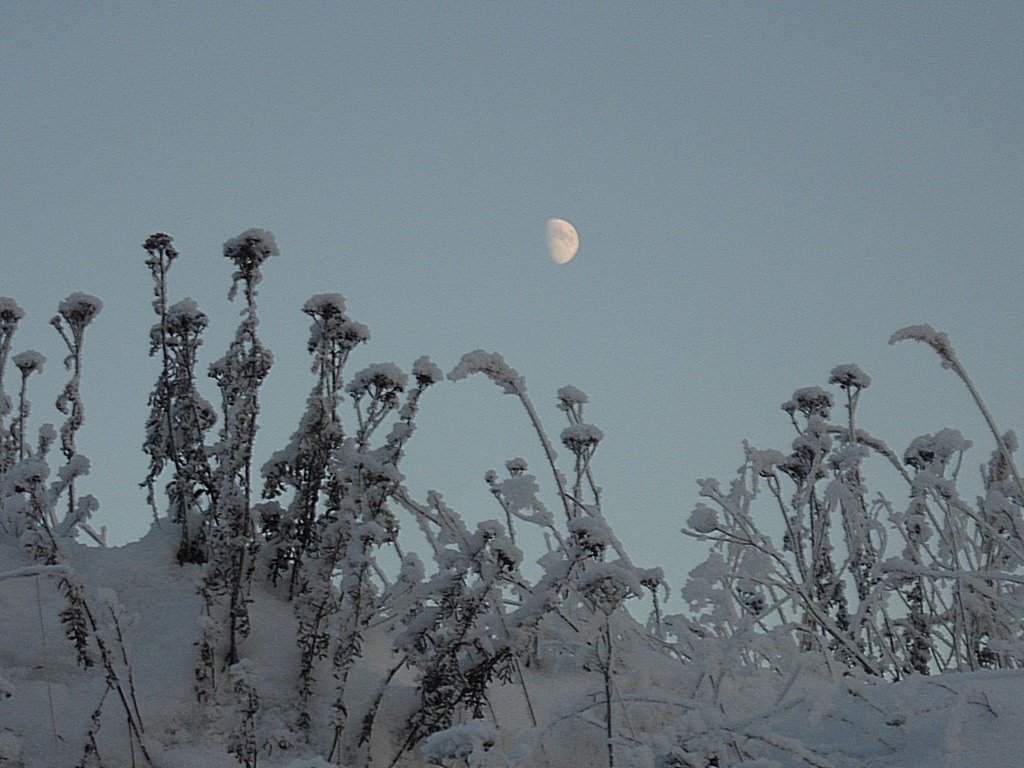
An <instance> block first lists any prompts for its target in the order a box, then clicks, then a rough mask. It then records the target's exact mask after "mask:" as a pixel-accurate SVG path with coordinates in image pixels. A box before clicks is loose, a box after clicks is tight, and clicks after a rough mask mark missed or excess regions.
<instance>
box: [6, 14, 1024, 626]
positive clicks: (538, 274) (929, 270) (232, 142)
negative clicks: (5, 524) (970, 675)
mask: <svg viewBox="0 0 1024 768" xmlns="http://www.w3.org/2000/svg"><path fill="white" fill-rule="evenodd" d="M1022 40H1024V6H1022V5H1021V4H1020V3H1016V2H1011V3H997V2H987V3H970V4H964V3H927V4H925V3H876V2H866V3H857V4H853V3H794V2H780V3H770V4H769V3H756V4H755V3H643V4H625V3H622V4H611V3H608V4H593V3H572V2H566V3H558V4H547V3H508V4H504V3H503V4H497V3H488V4H482V3H480V4H478V3H448V2H440V3H401V4H389V3H379V4H378V3H362V4H356V3H353V4H336V3H304V2H293V3H260V4H254V3H231V4H222V3H197V4H192V3H170V4H168V3H108V2H99V3H89V4H85V3H35V2H9V3H5V5H4V23H3V24H2V25H0V93H2V95H3V97H2V98H3V108H2V109H0V135H2V137H3V140H2V141H0V198H2V204H0V295H4V296H10V297H13V298H14V299H15V300H16V301H18V303H19V304H20V305H21V306H22V307H23V308H24V309H25V311H26V317H25V319H24V320H23V321H22V322H21V325H20V327H19V330H18V333H17V335H16V336H15V339H14V344H13V349H12V352H18V351H21V350H24V349H27V348H32V349H36V350H38V351H40V352H42V353H43V354H44V355H46V356H47V358H48V360H49V362H48V364H47V368H46V371H45V372H44V375H43V376H42V377H37V378H36V380H33V381H32V384H31V389H30V393H29V398H30V400H32V402H33V416H32V421H31V422H30V428H31V429H33V430H34V429H35V428H37V427H38V426H39V425H40V424H41V423H42V422H43V421H53V422H55V423H58V424H59V422H60V419H61V417H60V415H59V414H58V413H56V411H55V410H54V408H53V406H52V403H53V400H54V397H55V396H56V393H57V392H58V391H59V388H60V387H61V386H62V385H63V383H64V381H65V374H64V372H63V370H62V369H61V365H60V360H61V358H62V356H63V349H62V347H61V341H60V339H59V337H58V336H57V334H56V333H55V331H54V330H53V329H52V328H51V327H50V326H49V319H50V317H51V316H52V315H53V314H54V312H55V311H56V308H57V305H58V303H59V302H60V301H61V300H62V299H63V298H64V297H65V296H67V295H68V294H70V293H72V292H74V291H85V292H87V293H92V294H95V295H97V296H99V297H100V298H101V299H102V300H103V301H104V309H103V312H102V313H101V315H100V316H99V318H98V319H97V320H96V321H95V322H94V323H93V325H92V326H90V328H89V330H88V331H87V335H86V342H85V348H86V349H85V368H84V373H83V384H82V392H83V398H84V402H85V408H86V422H85V425H84V427H83V428H82V430H81V432H80V433H79V438H78V445H79V449H80V450H81V451H82V452H83V453H85V454H86V455H87V456H89V457H90V459H91V461H92V465H93V471H92V474H91V475H90V476H89V477H88V478H86V479H85V480H83V481H82V482H81V485H80V488H81V491H82V492H87V493H93V494H94V495H96V496H97V497H98V498H99V500H100V504H101V509H100V511H99V512H98V513H97V517H96V520H95V522H96V523H97V524H102V525H106V526H107V527H108V530H109V537H110V540H111V541H112V542H114V543H124V542H127V541H131V540H133V539H135V538H137V537H139V536H140V535H142V534H143V533H145V531H146V530H147V529H148V527H149V524H150V520H151V514H150V512H149V510H148V508H147V507H146V505H145V501H144V492H143V491H142V490H141V489H139V488H138V487H137V484H138V483H139V482H140V481H141V480H142V479H143V478H144V476H145V472H146V459H145V456H144V455H143V454H142V453H141V450H140V446H141V443H142V439H143V423H144V420H145V416H146V413H147V405H146V399H147V395H148V392H149V390H150V388H151V386H152V383H153V381H154V380H155V378H156V375H157V372H158V365H157V362H156V360H154V359H150V358H148V357H147V350H148V330H149V327H150V325H151V324H152V323H153V321H154V319H155V316H154V315H153V314H152V311H151V307H150V301H151V298H152V297H151V281H150V276H149V273H148V270H147V269H146V267H145V265H144V260H145V253H144V251H143V250H142V248H141V243H142V242H143V240H145V238H146V237H147V236H148V235H149V234H151V233H153V232H157V231H165V232H168V233H170V234H171V235H172V236H173V237H174V238H175V244H176V246H177V248H178V250H179V251H180V253H181V257H180V258H179V259H178V260H177V261H176V262H175V264H174V266H173V268H172V271H171V274H170V295H171V297H172V299H177V298H183V297H185V296H191V297H193V298H195V299H196V300H197V301H198V302H199V304H200V307H201V308H202V309H203V310H204V311H205V312H206V313H207V314H208V315H209V317H210V329H209V331H208V333H207V336H206V346H205V347H204V354H205V356H204V357H203V359H202V365H203V367H204V368H205V366H206V365H207V364H208V363H210V362H212V361H213V360H215V359H216V358H218V357H220V355H221V354H222V353H223V351H224V349H225V348H226V345H227V343H228V341H229V340H230V338H231V335H232V334H233V332H234V328H235V325H236V324H237V321H238V315H237V313H238V310H239V309H240V306H239V305H238V304H237V303H235V304H231V303H229V302H228V301H227V299H226V294H227V291H228V288H229V287H230V282H231V265H230V264H229V262H228V261H227V260H226V259H224V258H223V256H222V250H221V249H222V244H223V242H224V241H225V240H227V239H229V238H231V237H233V236H235V235H237V234H239V233H240V232H242V231H243V230H246V229H248V228H250V227H259V228H265V229H269V230H271V231H272V232H273V233H274V234H275V236H276V238H277V242H278V244H279V246H280V250H281V255H280V256H279V257H275V258H273V259H271V260H270V261H269V262H268V263H267V264H266V265H265V267H264V282H263V284H262V285H261V286H260V295H259V303H260V313H261V326H260V332H261V335H262V337H263V339H264V341H265V343H266V344H267V346H269V347H270V348H271V350H272V351H273V353H274V355H275V366H274V369H273V371H272V373H271V374H270V377H269V379H268V380H267V382H266V385H265V388H264V390H263V393H262V402H263V409H264V412H263V416H262V431H261V434H260V438H259V442H258V446H257V450H258V453H259V457H260V459H261V460H263V459H266V458H267V457H269V455H270V452H271V451H272V450H275V449H277V448H279V447H282V446H283V445H284V444H285V442H286V441H287V439H288V437H289V435H290V434H291V432H292V430H293V429H294V426H295V424H296V423H297V420H298V418H299V416H300V414H301V411H302V409H303V407H304V400H305V396H306V394H307V392H308V390H309V388H310V387H311V386H312V384H313V378H312V375H311V374H310V373H309V358H308V355H307V353H306V350H305V343H306V338H307V328H308V322H307V321H308V318H307V317H306V316H305V315H303V314H301V312H300V309H301V306H302V304H303V302H304V301H305V300H306V299H307V298H309V296H311V295H313V294H315V293H321V292H340V293H342V294H344V295H345V297H346V299H347V303H348V309H349V314H350V315H351V316H352V317H353V318H354V319H356V320H359V321H360V322H363V323H365V324H367V325H368V326H369V327H370V330H371V333H372V336H373V338H372V341H371V342H370V344H369V345H366V346H365V347H363V348H362V349H361V350H360V351H359V352H358V353H357V354H356V355H355V356H354V359H353V361H352V363H351V364H350V371H351V372H353V373H354V372H355V371H357V370H359V369H360V368H361V367H364V366H366V365H369V364H370V363H373V362H380V361H392V362H395V363H397V364H398V365H400V366H401V367H403V368H404V369H406V370H408V369H409V368H410V367H411V364H412V362H413V360H415V359H416V358H417V357H419V356H420V355H423V354H427V355H430V356H431V358H432V359H433V360H434V361H435V362H437V363H438V364H439V365H440V366H441V367H442V368H444V369H445V370H450V369H451V368H452V367H453V366H454V365H455V364H456V363H457V362H458V360H459V358H460V356H461V355H462V354H463V353H464V352H468V351H471V350H474V349H477V348H483V349H486V350H488V351H498V352H500V353H502V354H503V355H504V356H505V358H506V360H507V361H508V362H509V363H510V364H511V365H512V366H514V367H515V368H516V369H517V370H519V372H520V373H521V374H523V375H524V376H525V377H526V381H527V385H528V388H529V391H530V394H531V396H532V398H533V400H534V402H535V403H536V404H537V407H538V409H539V411H540V413H541V416H542V417H543V419H544V420H545V421H546V423H547V424H548V427H549V431H550V432H551V434H552V436H553V437H555V436H557V434H558V433H559V432H560V431H561V429H562V427H563V422H562V419H563V418H564V416H563V414H561V413H560V412H559V411H558V410H556V408H555V407H554V404H555V392H556V391H557V389H558V388H559V387H561V386H563V385H565V384H573V385H575V386H577V387H579V388H580V389H582V390H584V391H585V392H586V393H587V394H588V396H589V398H590V403H589V404H588V405H587V408H586V411H585V416H586V418H587V420H588V421H590V422H592V423H594V424H596V425H597V426H599V427H600V428H601V429H602V430H603V432H604V434H605V438H604V441H603V442H602V444H601V446H600V448H599V449H598V451H597V454H596V455H595V457H594V470H595V473H596V475H597V480H598V482H599V484H600V485H601V486H602V488H603V490H604V499H603V506H604V512H605V515H606V516H607V517H608V519H609V521H610V522H611V524H612V526H613V527H614V528H615V529H616V531H617V532H618V534H619V535H620V538H622V539H623V540H624V542H625V543H626V546H627V548H628V549H629V550H630V552H631V554H632V556H633V558H634V560H636V561H637V562H638V563H639V564H643V565H661V566H663V567H664V568H665V570H666V572H667V574H668V576H669V579H670V581H671V582H672V584H673V586H674V587H676V588H678V587H679V586H681V585H682V582H683V579H684V578H685V574H686V572H687V571H688V570H689V569H690V568H692V567H693V566H695V565H696V564H697V562H698V561H699V558H700V555H701V552H702V551H703V549H704V547H703V545H700V544H698V543H695V542H692V541H688V540H687V539H686V538H685V537H684V536H683V535H682V534H681V533H680V531H679V529H680V527H681V526H682V525H683V524H684V522H685V518H686V516H687V515H688V513H689V511H690V510H691V509H692V508H693V506H694V504H695V503H696V501H697V500H698V496H697V479H698V478H701V477H708V476H716V477H719V478H720V479H722V480H728V479H729V478H731V477H732V475H733V474H734V471H735V469H736V468H737V467H738V466H739V465H740V464H741V463H742V461H743V440H744V439H748V440H750V442H751V443H752V444H754V445H755V446H757V447H759V448H778V449H786V448H788V446H789V443H790V442H791V440H792V437H793V435H792V433H791V427H790V426H789V425H788V422H787V419H786V416H785V414H784V413H783V412H782V411H781V410H780V409H779V405H780V404H781V403H782V402H783V401H785V400H787V399H788V398H789V396H790V395H791V394H792V392H793V390H794V389H796V388H798V387H803V386H809V385H815V384H817V385H822V386H825V385H827V380H828V375H829V372H830V370H831V369H832V368H833V367H834V366H835V365H838V364H842V363H851V362H852V363H857V364H858V365H860V366H861V368H863V369H864V370H865V371H866V372H867V373H869V374H870V375H871V376H872V378H873V384H872V386H871V388H870V389H869V390H868V391H867V392H866V393H865V394H864V395H863V397H862V401H861V407H860V411H859V414H860V416H859V421H860V426H861V427H862V428H865V429H867V430H868V431H870V432H872V433H874V434H875V435H876V436H878V437H880V438H882V439H884V440H886V441H887V442H888V443H889V444H890V445H891V446H892V447H893V448H894V449H895V450H897V451H898V452H902V451H903V449H904V448H905V447H906V446H907V444H908V443H909V441H910V440H911V439H912V438H913V437H914V436H916V435H919V434H923V433H926V432H931V433H933V432H935V431H937V430H939V429H941V428H943V427H954V428H958V429H961V430H962V431H963V432H964V433H965V434H966V435H967V436H968V437H969V438H971V439H973V440H974V442H975V448H974V449H973V450H972V452H971V454H969V456H968V466H970V467H975V466H977V465H978V464H980V463H982V462H984V461H985V460H986V459H987V455H988V451H989V450H991V446H992V440H991V438H990V437H989V436H988V434H987V431H986V426H985V424H984V421H983V420H982V418H981V417H980V415H979V414H978V412H977V410H976V409H975V408H974V407H973V404H972V403H971V401H970V399H969V396H968V394H967V392H966V391H965V389H964V387H963V386H962V384H961V383H960V382H958V381H957V380H956V379H955V377H954V376H953V375H952V374H951V373H950V372H949V371H944V370H942V369H941V368H940V367H939V365H938V360H937V358H936V357H935V355H934V354H933V353H932V352H931V350H929V349H927V348H926V347H924V346H921V345H915V344H910V343H903V344H900V345H897V346H889V345H888V343H887V342H888V338H889V336H890V334H891V333H892V332H893V331H895V330H897V329H898V328H901V327H903V326H906V325H909V324H915V323H931V324H932V325H934V326H935V327H936V328H938V329H939V330H943V331H946V332H947V333H949V335H950V337H951V338H952V341H953V343H954V345H955V347H956V349H957V350H958V352H959V354H960V357H961V359H962V361H963V363H964V364H965V366H966V367H967V368H968V369H969V370H970V372H971V374H972V376H973V377H974V380H975V383H976V384H977V386H978V388H979V390H980V391H981V392H982V394H983V396H984V397H985V398H986V401H987V402H988V405H989V407H990V409H991V411H992V413H993V415H994V417H995V419H996V420H997V422H998V423H999V424H1000V426H1001V428H1003V429H1010V428H1015V429H1018V430H1020V429H1021V428H1022V427H1024V419H1022V416H1024V409H1022V407H1021V397H1020V393H1021V386H1020V382H1021V381H1024V354H1022V353H1024V342H1022V338H1024V336H1022V333H1021V331H1022V328H1024V303H1022V301H1021V297H1022V293H1024V258H1022V257H1024V248H1022V246H1024V217H1022V214H1024V139H1022V137H1024V97H1022V96H1024V94H1022V86H1024V43H1022ZM552 217H559V218H564V219H567V220H569V221H571V222H572V223H573V224H574V225H575V226H576V228H577V229H578V231H579V234H580V241H581V247H580V251H579V254H578V255H577V257H576V258H575V259H574V260H573V261H571V262H569V263H568V264H566V265H563V266H559V265H556V264H555V263H554V262H553V261H552V260H551V258H550V257H549V256H548V253H547V249H546V245H545V224H546V221H547V220H548V219H549V218H552ZM14 379H15V377H14V376H11V375H10V373H9V374H8V380H7V382H6V385H7V388H8V390H11V389H12V387H13V386H14ZM204 393H205V394H206V396H207V397H208V398H210V399H211V400H214V399H215V396H216V390H215V388H214V387H213V386H212V381H210V382H206V388H205V389H204ZM562 453H563V454H565V453H567V452H566V451H562ZM517 456H522V457H524V458H526V459H527V460H528V461H529V462H530V464H531V468H532V469H533V470H536V472H537V474H538V477H539V478H540V480H541V482H542V489H543V491H544V492H545V494H546V498H547V500H548V503H549V505H550V506H552V507H553V508H554V507H555V506H556V504H557V502H556V500H555V498H554V497H553V495H552V490H553V488H552V486H553V483H552V482H551V481H550V478H549V477H548V476H547V475H546V474H545V473H544V467H543V462H542V456H543V455H542V453H541V451H540V447H539V445H538V443H537V440H536V438H535V436H534V435H533V434H532V431H531V429H530V426H529V423H528V422H527V420H526V417H525V414H524V413H523V412H522V410H521V408H520V407H519V406H518V404H517V403H516V401H515V400H514V399H513V398H510V397H507V396H505V395H503V394H502V393H501V391H500V390H499V389H498V388H497V387H495V386H493V385H491V384H490V383H488V382H486V381H485V380H482V379H480V380H476V379H471V380H469V381H461V382H457V383H446V384H444V385H443V386H438V387H436V388H435V389H434V390H433V391H431V392H430V393H429V395H428V396H426V397H425V399H424V402H423V412H422V415H421V418H420V422H419V431H418V433H417V435H416V437H415V438H414V440H413V442H412V443H411V444H410V446H409V451H408V455H407V457H406V460H405V462H404V463H403V470H404V472H405V474H406V476H407V478H408V485H409V487H410V488H411V489H412V490H413V491H414V492H416V493H419V494H421V495H422V494H423V493H425V491H426V490H427V489H428V488H432V489H436V490H439V491H441V492H442V493H443V494H444V495H445V498H446V499H447V500H448V502H449V503H450V504H451V505H452V506H454V507H455V508H456V509H458V510H459V511H460V512H462V513H463V515H464V516H465V517H466V518H467V519H469V520H470V521H474V522H475V521H479V520H484V519H488V518H493V517H500V516H502V513H501V511H500V509H498V508H497V506H496V505H495V503H494V500H493V499H492V498H491V497H490V494H489V493H488V492H487V487H486V485H485V483H484V480H483V477H484V473H485V472H486V471H487V470H489V469H498V470H502V467H503V464H504V462H505V460H507V459H509V458H512V457H517ZM563 458H564V457H563ZM566 468H568V465H566ZM871 471H872V470H869V482H872V481H873V480H875V479H876V478H877V481H878V483H879V484H884V483H885V482H886V480H885V477H886V475H887V474H891V473H887V472H886V470H885V467H883V466H881V465H879V466H878V469H877V470H874V472H875V473H876V474H874V475H872V474H870V472H871ZM969 474H972V475H974V474H976V473H975V472H973V470H972V472H970V473H969ZM534 554H539V553H534ZM680 603H681V601H680V600H679V598H678V597H675V598H674V599H673V603H672V604H671V606H670V607H674V608H676V609H679V608H680Z"/></svg>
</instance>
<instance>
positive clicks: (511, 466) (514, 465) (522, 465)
mask: <svg viewBox="0 0 1024 768" xmlns="http://www.w3.org/2000/svg"><path fill="white" fill-rule="evenodd" d="M505 469H507V470H508V473H509V474H510V475H512V477H518V476H519V475H521V474H523V472H525V471H526V470H527V469H529V466H528V465H527V464H526V459H521V458H519V457H518V456H517V457H516V458H514V459H509V460H508V461H506V462H505Z"/></svg>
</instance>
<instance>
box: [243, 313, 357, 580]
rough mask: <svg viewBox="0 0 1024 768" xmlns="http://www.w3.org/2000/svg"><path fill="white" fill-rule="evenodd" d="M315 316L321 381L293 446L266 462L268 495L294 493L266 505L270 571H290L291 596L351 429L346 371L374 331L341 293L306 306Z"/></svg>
mask: <svg viewBox="0 0 1024 768" xmlns="http://www.w3.org/2000/svg"><path fill="white" fill-rule="evenodd" d="M302 311H303V312H304V313H306V314H307V315H309V316H310V317H311V318H313V324H312V326H311V327H310V338H309V342H308V344H307V348H308V349H309V352H310V353H311V354H312V355H313V372H314V373H315V374H317V381H316V384H315V385H314V387H313V391H312V392H310V394H309V397H308V398H307V399H306V412H305V413H304V414H303V416H302V420H301V421H300V423H299V427H298V429H297V430H296V431H295V433H294V434H293V435H292V437H291V441H290V442H289V444H288V446H287V447H286V448H285V449H284V450H281V451H278V452H276V453H275V454H274V455H273V456H272V457H271V458H270V461H268V462H267V463H266V464H265V465H264V466H263V476H264V478H265V479H266V486H265V487H264V490H263V496H264V498H268V499H277V498H279V497H280V496H282V495H283V494H285V493H286V492H287V491H291V492H292V497H291V499H290V501H289V502H288V506H287V507H286V508H283V507H282V506H281V505H280V504H279V503H278V502H271V503H268V504H264V505H262V508H261V513H262V522H263V533H264V535H265V536H266V537H267V539H268V544H267V550H268V552H267V559H268V560H269V561H270V575H271V579H272V581H274V583H277V581H278V579H279V578H280V577H281V576H282V574H284V573H290V577H289V596H290V597H293V596H294V595H295V592H296V589H297V586H298V577H299V572H300V570H301V567H302V562H303V559H304V557H305V555H306V554H307V553H308V552H310V551H312V550H315V549H316V542H315V535H316V533H317V525H316V521H317V516H318V514H319V511H320V510H318V505H319V503H320V501H321V498H320V497H321V491H322V489H323V488H324V486H325V484H326V482H327V480H328V475H329V473H328V465H329V462H330V459H331V455H332V453H333V452H334V451H336V450H337V449H338V448H339V447H340V445H341V442H342V440H343V439H344V436H345V433H344V429H343V426H342V421H341V416H340V414H339V413H338V407H339V405H340V403H341V398H342V389H343V387H344V379H343V370H344V367H345V363H346V362H347V361H348V357H349V354H350V353H351V352H352V350H353V349H354V348H355V347H356V346H357V345H358V344H360V343H363V342H365V341H366V340H368V339H369V336H370V333H369V330H368V329H367V328H366V326H364V325H363V324H362V323H358V322H356V321H354V320H351V319H350V318H349V317H348V316H347V315H346V314H345V300H344V298H343V297H342V296H341V295H340V294H333V293H332V294H318V295H316V296H313V297H312V298H310V299H309V301H307V302H306V304H305V305H304V306H303V308H302Z"/></svg>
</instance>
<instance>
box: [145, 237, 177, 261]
mask: <svg viewBox="0 0 1024 768" xmlns="http://www.w3.org/2000/svg"><path fill="white" fill-rule="evenodd" d="M172 242H174V238H173V237H171V236H170V235H168V234H167V233H165V232H155V233H154V234H152V235H150V236H149V237H147V238H146V242H144V243H143V244H142V247H143V248H145V249H146V251H148V252H149V254H150V255H151V256H152V255H155V254H157V253H163V254H164V255H165V256H166V257H167V260H168V261H172V260H174V259H175V258H176V257H177V256H178V251H177V250H176V249H175V248H174V246H173V245H171V243H172ZM147 263H148V262H147Z"/></svg>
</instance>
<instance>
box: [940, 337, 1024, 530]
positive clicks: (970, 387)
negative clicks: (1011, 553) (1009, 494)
mask: <svg viewBox="0 0 1024 768" xmlns="http://www.w3.org/2000/svg"><path fill="white" fill-rule="evenodd" d="M950 367H951V368H952V369H953V372H954V373H956V374H957V376H959V377H960V379H961V380H962V381H963V383H964V384H965V385H966V386H967V391H968V392H970V393H971V397H972V398H974V402H975V403H976V404H977V406H978V409H979V410H980V411H981V414H982V416H984V417H985V423H986V424H988V428H989V430H991V432H992V437H994V438H995V441H996V446H998V448H999V453H1000V454H1002V457H1003V461H1005V462H1006V468H1007V469H1008V470H1009V471H1010V474H1011V475H1013V480H1014V482H1015V483H1016V484H1017V492H1018V493H1019V494H1020V498H1021V500H1022V501H1024V480H1021V476H1020V472H1018V470H1017V465H1016V464H1015V463H1014V461H1013V454H1012V453H1011V452H1010V449H1009V447H1008V446H1007V445H1006V441H1005V440H1004V439H1003V436H1002V434H1001V433H1000V432H999V428H998V427H997V426H996V422H995V419H993V418H992V413H991V412H990V411H989V409H988V406H986V405H985V401H984V400H982V399H981V393H980V392H978V390H977V388H976V387H975V386H974V382H973V381H972V380H971V377H970V376H968V375H967V371H966V370H965V369H964V367H963V366H962V365H960V361H959V360H957V359H956V358H955V357H954V358H953V361H952V362H951V364H950ZM1014 527H1015V528H1016V529H1017V530H1016V533H1017V538H1018V539H1020V540H1021V541H1022V542H1024V531H1022V530H1021V528H1020V524H1019V523H1018V522H1017V519H1016V518H1014Z"/></svg>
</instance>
